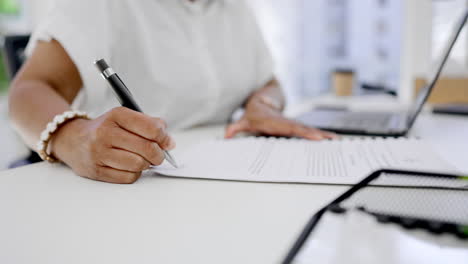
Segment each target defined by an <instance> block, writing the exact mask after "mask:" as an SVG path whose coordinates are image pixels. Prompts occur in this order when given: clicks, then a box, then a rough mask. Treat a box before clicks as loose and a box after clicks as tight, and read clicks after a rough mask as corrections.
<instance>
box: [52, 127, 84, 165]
mask: <svg viewBox="0 0 468 264" xmlns="http://www.w3.org/2000/svg"><path fill="white" fill-rule="evenodd" d="M89 122H91V121H90V120H87V119H83V118H76V119H73V120H70V121H68V122H67V123H65V124H63V126H61V127H60V129H58V130H57V131H56V133H55V134H54V135H53V136H52V138H51V139H50V148H49V150H50V153H51V154H52V155H53V156H55V157H57V158H58V159H59V160H62V161H64V154H66V153H69V152H70V151H73V149H76V147H77V146H75V142H77V144H79V143H80V142H84V140H83V138H84V136H85V135H86V132H85V131H86V129H85V128H86V127H87V124H88V123H89Z"/></svg>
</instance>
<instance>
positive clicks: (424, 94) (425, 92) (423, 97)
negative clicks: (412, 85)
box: [408, 11, 468, 128]
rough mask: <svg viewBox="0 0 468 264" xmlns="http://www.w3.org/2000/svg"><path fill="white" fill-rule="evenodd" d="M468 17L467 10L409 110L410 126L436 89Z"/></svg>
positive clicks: (409, 126)
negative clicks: (429, 77) (428, 79)
mask: <svg viewBox="0 0 468 264" xmlns="http://www.w3.org/2000/svg"><path fill="white" fill-rule="evenodd" d="M467 19H468V11H466V12H465V13H464V14H463V17H462V18H461V20H460V22H459V23H458V24H457V27H456V28H455V31H454V32H453V33H452V36H451V37H450V38H449V42H448V43H447V47H446V49H445V52H444V53H443V55H442V58H441V61H440V63H439V66H438V67H437V70H436V72H435V73H434V74H433V76H432V79H431V80H430V82H429V84H428V85H427V86H425V87H424V88H423V89H421V91H420V92H419V93H418V95H417V97H416V102H415V104H414V106H413V107H412V108H411V109H410V110H409V115H408V128H411V126H412V125H413V124H414V122H415V121H416V117H417V116H418V114H419V113H420V112H421V110H422V108H423V106H424V103H426V101H427V99H428V98H429V95H430V94H431V92H432V90H433V89H434V86H435V85H436V83H437V80H438V79H439V77H440V74H441V73H442V69H443V68H444V66H445V63H446V62H447V60H448V58H449V56H450V53H451V51H452V49H453V46H454V45H455V42H456V41H457V39H458V37H459V36H460V33H461V31H462V29H463V27H464V26H465V23H466V20H467Z"/></svg>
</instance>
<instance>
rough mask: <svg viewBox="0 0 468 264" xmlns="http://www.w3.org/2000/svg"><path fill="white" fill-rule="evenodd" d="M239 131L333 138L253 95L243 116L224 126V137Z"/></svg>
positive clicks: (231, 136) (308, 137) (318, 138)
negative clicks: (295, 119)
mask: <svg viewBox="0 0 468 264" xmlns="http://www.w3.org/2000/svg"><path fill="white" fill-rule="evenodd" d="M241 132H247V133H253V134H267V135H270V136H285V137H300V138H305V139H310V140H323V139H333V138H336V137H337V136H336V135H335V134H333V133H330V132H325V131H321V130H319V129H316V128H312V127H308V126H305V125H303V124H301V123H299V122H296V121H293V120H290V119H287V118H285V117H284V116H283V115H282V113H281V111H280V110H279V109H276V108H275V107H274V106H272V105H268V104H265V103H264V102H262V100H258V98H255V97H253V98H252V99H250V100H249V102H248V103H247V105H246V108H245V113H244V116H243V117H242V118H241V119H240V120H239V121H237V122H235V123H233V124H230V125H228V126H227V128H226V134H225V137H226V138H233V137H234V136H235V135H236V134H238V133H241Z"/></svg>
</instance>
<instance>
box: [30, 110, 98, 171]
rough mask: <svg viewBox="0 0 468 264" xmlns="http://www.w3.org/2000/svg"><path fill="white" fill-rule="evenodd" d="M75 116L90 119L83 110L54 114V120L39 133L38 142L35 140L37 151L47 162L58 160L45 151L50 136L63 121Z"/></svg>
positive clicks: (75, 117)
mask: <svg viewBox="0 0 468 264" xmlns="http://www.w3.org/2000/svg"><path fill="white" fill-rule="evenodd" d="M77 118H83V119H88V120H89V119H90V117H89V116H88V114H87V113H85V112H80V111H66V112H64V113H63V114H60V115H56V116H55V117H54V120H52V122H50V123H48V124H47V127H46V129H45V130H44V131H42V133H41V138H40V140H39V142H37V153H38V154H39V156H40V157H41V159H42V160H45V161H48V162H56V161H58V160H57V159H56V158H55V157H53V156H52V155H49V154H48V153H47V148H48V146H49V141H50V138H51V137H52V135H53V134H54V133H55V132H57V130H58V129H59V128H60V127H61V126H63V125H64V124H65V123H67V122H68V121H71V120H73V119H77Z"/></svg>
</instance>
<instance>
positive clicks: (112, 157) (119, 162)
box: [101, 148, 151, 172]
mask: <svg viewBox="0 0 468 264" xmlns="http://www.w3.org/2000/svg"><path fill="white" fill-rule="evenodd" d="M101 163H102V165H103V166H106V167H111V168H114V169H117V170H121V171H128V172H142V171H144V170H147V169H149V167H150V166H151V164H150V163H149V162H148V161H147V160H145V159H144V158H142V157H141V156H139V155H137V154H135V153H132V152H129V151H126V150H122V149H116V148H110V149H109V150H108V151H107V152H106V155H105V157H103V158H102V159H101Z"/></svg>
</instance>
